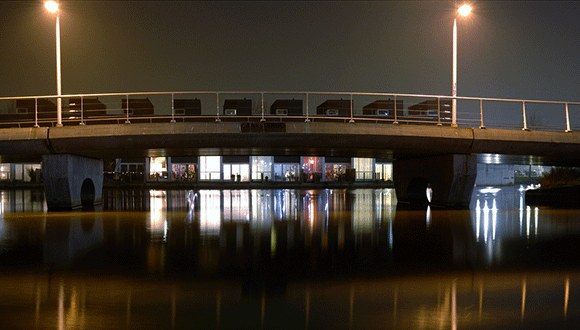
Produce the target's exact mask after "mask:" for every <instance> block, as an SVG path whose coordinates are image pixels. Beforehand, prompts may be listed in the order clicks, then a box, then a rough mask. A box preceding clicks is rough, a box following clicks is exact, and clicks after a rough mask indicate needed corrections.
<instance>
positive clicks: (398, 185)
mask: <svg viewBox="0 0 580 330" xmlns="http://www.w3.org/2000/svg"><path fill="white" fill-rule="evenodd" d="M476 176H477V157H476V156H475V155H444V156H436V157H423V158H415V159H405V160H396V161H394V162H393V179H394V184H395V190H396V192H397V199H398V201H399V202H403V203H406V202H408V203H411V204H425V203H427V198H426V188H427V185H429V186H430V187H431V189H432V191H433V196H432V200H431V204H433V205H437V206H440V207H445V208H468V207H469V203H470V201H471V193H472V192H473V187H474V186H475V179H476Z"/></svg>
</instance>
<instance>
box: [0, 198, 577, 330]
mask: <svg viewBox="0 0 580 330" xmlns="http://www.w3.org/2000/svg"><path fill="white" fill-rule="evenodd" d="M0 196H1V198H2V199H1V200H0V205H1V208H0V211H1V212H0V267H1V269H2V273H0V279H1V283H2V284H1V285H0V301H3V302H4V303H3V304H2V308H0V322H2V321H4V322H2V324H5V325H7V327H8V328H11V327H12V328H16V327H23V328H35V327H36V328H39V327H40V328H42V327H51V328H83V327H84V328H99V327H100V328H131V327H133V328H178V329H179V328H196V327H197V328H286V329H297V328H304V329H309V328H333V329H336V328H339V329H340V328H344V329H346V328H357V329H358V328H369V329H374V328H402V329H409V328H412V329H427V328H428V329H432V328H435V329H448V328H449V329H461V328H470V329H473V328H506V329H507V328H514V327H516V328H517V327H521V328H529V327H538V326H540V327H541V326H553V327H557V328H572V327H574V326H576V325H577V324H578V323H577V321H578V319H579V318H580V274H579V270H580V269H579V267H578V266H580V257H578V256H577V253H576V251H577V246H578V243H579V242H580V239H579V238H578V237H580V235H579V234H580V211H578V210H553V209H549V208H536V207H529V206H527V205H525V201H524V199H523V198H524V191H523V189H520V187H482V188H478V189H476V190H475V191H474V195H473V198H472V207H471V209H470V210H467V211H441V210H432V209H427V210H423V211H403V210H396V196H395V193H394V190H392V189H376V190H375V189H359V190H342V189H337V190H331V189H326V190H308V191H301V190H201V191H161V190H151V191H141V190H139V191H107V192H106V195H105V196H104V204H103V206H102V210H97V211H95V212H83V211H75V212H62V213H58V212H57V213H47V212H46V207H45V203H44V200H43V198H42V194H38V192H34V191H3V192H2V193H1V195H0ZM538 269H541V270H540V271H538ZM434 271H436V273H437V274H438V275H435V276H432V275H429V274H431V273H432V272H434ZM449 272H451V273H449ZM361 273H368V274H371V275H372V277H371V278H368V277H360V276H358V275H360V274H361ZM421 274H424V275H421ZM345 275H348V276H347V277H345ZM23 306H24V308H23ZM10 322H12V323H10Z"/></svg>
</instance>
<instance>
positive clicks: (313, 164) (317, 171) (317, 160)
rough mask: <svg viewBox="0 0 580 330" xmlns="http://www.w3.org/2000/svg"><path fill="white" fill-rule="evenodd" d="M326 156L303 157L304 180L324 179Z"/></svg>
mask: <svg viewBox="0 0 580 330" xmlns="http://www.w3.org/2000/svg"><path fill="white" fill-rule="evenodd" d="M323 168H324V157H302V175H303V177H304V182H318V181H321V180H322V169H323Z"/></svg>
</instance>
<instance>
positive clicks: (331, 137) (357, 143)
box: [0, 122, 580, 166]
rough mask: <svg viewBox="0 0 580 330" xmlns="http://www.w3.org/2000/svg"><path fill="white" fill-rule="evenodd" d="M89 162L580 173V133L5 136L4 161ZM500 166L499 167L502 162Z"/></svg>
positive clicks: (309, 127) (322, 128) (150, 130)
mask: <svg viewBox="0 0 580 330" xmlns="http://www.w3.org/2000/svg"><path fill="white" fill-rule="evenodd" d="M48 154H74V155H79V156H85V157H90V158H99V159H111V158H120V157H149V156H185V155H232V154H242V155H305V156H306V155H321V156H337V155H340V156H353V157H374V158H386V159H408V158H417V157H430V156H437V155H447V154H480V155H484V154H499V155H506V157H504V158H498V157H493V158H492V157H485V156H480V157H479V160H480V161H481V162H486V163H489V162H498V161H499V162H502V160H501V159H503V161H504V162H509V163H534V164H546V165H565V166H580V132H567V133H566V132H551V131H525V130H506V129H479V128H466V127H447V126H427V125H393V124H373V123H340V122H286V123H284V122H275V123H272V122H266V123H252V126H249V123H245V122H242V123H240V122H217V123H214V122H188V123H154V124H110V125H86V126H64V127H50V128H48V127H38V128H7V129H1V130H0V155H1V156H0V161H2V162H17V161H39V160H40V159H41V158H42V156H43V155H48ZM498 159H499V160H498Z"/></svg>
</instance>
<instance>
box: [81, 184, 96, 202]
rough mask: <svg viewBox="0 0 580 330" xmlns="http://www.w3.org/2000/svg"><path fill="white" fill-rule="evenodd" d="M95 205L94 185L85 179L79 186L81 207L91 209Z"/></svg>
mask: <svg viewBox="0 0 580 330" xmlns="http://www.w3.org/2000/svg"><path fill="white" fill-rule="evenodd" d="M94 204H95V184H94V183H93V180H91V179H90V178H86V179H85V181H83V184H82V185H81V205H82V206H83V207H91V206H93V205H94Z"/></svg>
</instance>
